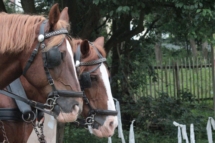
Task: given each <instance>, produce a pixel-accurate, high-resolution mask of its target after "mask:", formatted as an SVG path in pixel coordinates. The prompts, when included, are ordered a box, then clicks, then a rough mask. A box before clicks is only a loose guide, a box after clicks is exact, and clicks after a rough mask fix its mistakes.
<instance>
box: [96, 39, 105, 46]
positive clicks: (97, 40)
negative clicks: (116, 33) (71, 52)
mask: <svg viewBox="0 0 215 143" xmlns="http://www.w3.org/2000/svg"><path fill="white" fill-rule="evenodd" d="M94 42H95V43H97V44H98V45H100V46H102V47H104V37H98V38H97V39H96V40H95V41H94Z"/></svg>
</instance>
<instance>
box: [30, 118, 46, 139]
mask: <svg viewBox="0 0 215 143" xmlns="http://www.w3.org/2000/svg"><path fill="white" fill-rule="evenodd" d="M43 123H44V120H43V121H42V123H41V124H40V123H39V122H38V124H37V125H36V124H34V122H31V124H32V126H33V128H34V131H35V133H36V134H37V137H38V140H39V142H40V143H46V140H45V135H44V133H43ZM37 127H38V128H39V129H40V132H41V133H39V131H38V130H37Z"/></svg>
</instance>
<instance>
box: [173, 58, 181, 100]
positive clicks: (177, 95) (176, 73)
mask: <svg viewBox="0 0 215 143" xmlns="http://www.w3.org/2000/svg"><path fill="white" fill-rule="evenodd" d="M174 67H175V68H174V69H175V85H176V98H177V99H179V94H180V80H179V68H178V61H175V64H174Z"/></svg>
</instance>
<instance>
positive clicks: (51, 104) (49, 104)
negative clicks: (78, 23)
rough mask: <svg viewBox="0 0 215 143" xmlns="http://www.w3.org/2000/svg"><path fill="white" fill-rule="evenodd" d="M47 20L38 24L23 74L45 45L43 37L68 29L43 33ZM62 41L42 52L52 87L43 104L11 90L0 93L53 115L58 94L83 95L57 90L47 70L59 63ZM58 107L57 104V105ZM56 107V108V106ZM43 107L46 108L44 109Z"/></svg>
mask: <svg viewBox="0 0 215 143" xmlns="http://www.w3.org/2000/svg"><path fill="white" fill-rule="evenodd" d="M47 22H48V21H47V20H45V21H44V22H43V23H42V24H41V25H40V31H39V36H38V42H39V43H38V44H37V46H36V48H35V49H34V50H33V52H32V54H31V56H30V58H29V59H28V61H27V63H26V66H25V68H24V70H23V75H25V74H26V72H27V70H28V69H29V68H30V66H31V64H32V63H33V61H34V59H35V57H36V55H37V54H38V51H39V49H41V50H43V49H44V48H45V47H46V45H45V42H44V41H45V39H47V38H50V37H52V36H56V35H60V34H68V31H67V30H66V29H60V30H57V31H53V32H49V33H45V26H46V24H47ZM62 43H63V41H62V42H61V43H60V44H59V45H57V46H54V47H52V48H51V49H50V50H48V51H47V52H42V58H43V65H44V70H45V74H46V77H47V80H48V82H49V85H50V86H51V87H52V92H51V93H49V95H48V99H47V100H46V103H45V104H42V103H39V102H36V101H32V100H29V99H27V98H23V97H20V96H18V95H16V94H13V93H11V92H8V91H5V90H0V93H2V94H4V95H6V96H9V97H11V98H14V99H16V100H20V101H23V102H25V103H27V104H29V105H30V106H32V107H34V108H36V109H39V110H41V111H43V112H45V113H47V114H50V115H55V114H54V113H53V111H52V110H53V109H54V108H55V106H56V105H57V99H58V98H59V97H60V96H63V97H83V92H74V91H67V90H57V89H56V87H55V84H54V80H53V78H52V76H51V74H50V72H49V69H52V68H54V67H56V66H58V65H60V64H61V60H62V58H63V54H62V53H61V52H60V50H59V48H58V47H59V46H60V45H62ZM57 107H58V106H57ZM57 107H56V108H57ZM44 109H48V111H47V110H44Z"/></svg>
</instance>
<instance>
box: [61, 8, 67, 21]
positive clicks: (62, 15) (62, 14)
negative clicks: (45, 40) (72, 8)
mask: <svg viewBox="0 0 215 143" xmlns="http://www.w3.org/2000/svg"><path fill="white" fill-rule="evenodd" d="M60 19H61V20H64V21H66V22H68V23H69V15H68V7H65V8H64V9H63V10H62V11H61V13H60Z"/></svg>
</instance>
